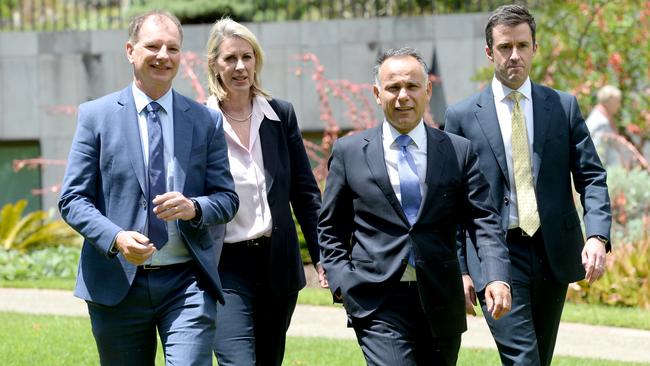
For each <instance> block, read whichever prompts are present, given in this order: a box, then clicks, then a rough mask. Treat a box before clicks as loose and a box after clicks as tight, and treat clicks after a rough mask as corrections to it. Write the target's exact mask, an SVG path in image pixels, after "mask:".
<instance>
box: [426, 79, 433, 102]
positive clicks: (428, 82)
mask: <svg viewBox="0 0 650 366" xmlns="http://www.w3.org/2000/svg"><path fill="white" fill-rule="evenodd" d="M427 76H428V75H427ZM432 93H433V83H432V82H431V80H429V78H428V77H427V96H428V97H429V98H428V99H431V94H432Z"/></svg>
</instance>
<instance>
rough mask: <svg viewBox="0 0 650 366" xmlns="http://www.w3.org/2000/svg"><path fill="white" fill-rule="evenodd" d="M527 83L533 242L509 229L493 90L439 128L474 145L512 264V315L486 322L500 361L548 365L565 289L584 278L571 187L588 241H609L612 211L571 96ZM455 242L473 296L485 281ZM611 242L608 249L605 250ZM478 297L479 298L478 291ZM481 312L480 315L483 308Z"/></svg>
mask: <svg viewBox="0 0 650 366" xmlns="http://www.w3.org/2000/svg"><path fill="white" fill-rule="evenodd" d="M531 85H532V101H533V119H534V120H533V122H534V123H533V126H534V139H533V150H532V170H533V172H532V173H533V182H534V186H535V194H536V197H537V207H538V212H539V216H540V221H541V228H540V229H539V230H538V231H537V233H536V234H535V235H534V236H533V237H532V238H525V237H522V236H521V235H520V233H519V232H518V231H517V230H510V231H508V226H509V216H510V211H509V208H510V202H509V196H510V184H509V180H508V168H507V165H506V164H507V163H506V152H505V148H504V145H503V139H502V136H501V130H500V127H499V121H498V119H497V112H496V107H495V104H494V96H493V92H492V88H491V87H487V88H485V90H483V91H482V92H480V93H478V94H475V95H473V96H471V97H470V98H468V99H466V100H464V101H462V102H460V103H458V104H456V105H454V106H451V107H450V108H449V109H448V110H447V114H446V122H445V131H447V132H450V133H453V134H457V135H460V136H463V137H465V138H467V139H469V140H470V141H472V144H473V146H474V147H475V148H476V150H477V152H478V154H479V162H480V170H481V171H482V172H483V174H484V175H485V177H486V178H487V180H488V181H489V182H490V189H491V190H490V198H491V200H492V201H494V202H495V203H496V206H497V208H498V209H499V214H500V216H501V229H502V231H503V232H504V233H507V241H508V246H509V251H510V257H511V262H512V276H513V289H512V293H513V295H512V298H513V306H512V310H511V311H510V312H509V313H508V314H506V315H505V317H503V318H502V319H500V320H498V321H493V320H492V319H491V318H489V317H487V320H488V324H489V325H490V327H491V329H492V333H493V335H494V337H495V339H496V340H497V344H498V346H499V350H500V353H501V356H502V361H503V362H504V363H505V364H516V365H538V364H542V365H547V364H549V363H550V362H551V358H552V355H553V347H554V345H555V338H556V336H557V329H558V326H559V321H560V316H561V313H562V307H563V304H564V298H565V295H566V290H567V285H568V284H569V283H571V282H574V281H578V280H581V279H583V278H584V277H585V269H584V267H583V265H582V262H581V252H582V249H583V246H584V243H585V239H584V236H583V233H582V229H581V226H580V218H579V216H578V212H577V210H576V207H575V204H574V199H573V189H572V178H573V185H574V186H575V189H576V191H577V192H578V194H579V195H580V202H581V203H582V206H583V208H584V216H583V217H584V223H585V227H586V234H587V237H591V236H594V235H599V236H603V237H605V238H609V234H610V226H611V214H610V203H609V196H608V193H607V186H606V183H605V177H606V174H605V170H604V169H603V167H602V165H601V163H600V160H599V159H598V155H597V153H596V150H595V148H594V145H593V143H592V141H591V138H590V137H589V132H588V130H587V126H586V125H585V123H584V120H583V118H582V115H581V114H580V110H579V108H578V102H577V100H576V98H575V97H573V96H572V95H569V94H567V93H563V92H560V91H557V90H554V89H550V88H547V87H544V86H541V85H538V84H534V83H531ZM459 238H460V239H461V240H460V242H461V245H460V251H459V257H460V260H461V268H462V271H463V273H464V274H470V276H471V278H472V280H473V281H474V284H475V287H476V290H477V291H482V290H483V289H484V287H485V284H486V283H487V281H488V280H489V279H487V278H485V276H484V274H483V273H482V272H481V267H480V265H479V264H480V260H479V256H478V255H477V253H476V251H475V250H474V249H473V247H472V246H471V245H464V244H465V243H464V242H465V235H464V234H462V233H461V235H459ZM609 249H610V247H609V244H608V247H607V250H609ZM479 297H481V293H479ZM484 313H486V312H485V311H484Z"/></svg>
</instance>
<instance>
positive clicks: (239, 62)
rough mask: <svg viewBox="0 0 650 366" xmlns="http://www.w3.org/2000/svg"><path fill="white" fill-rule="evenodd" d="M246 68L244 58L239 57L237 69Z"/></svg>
mask: <svg viewBox="0 0 650 366" xmlns="http://www.w3.org/2000/svg"><path fill="white" fill-rule="evenodd" d="M243 68H244V60H242V59H241V58H239V59H237V64H236V65H235V69H236V70H241V69H243Z"/></svg>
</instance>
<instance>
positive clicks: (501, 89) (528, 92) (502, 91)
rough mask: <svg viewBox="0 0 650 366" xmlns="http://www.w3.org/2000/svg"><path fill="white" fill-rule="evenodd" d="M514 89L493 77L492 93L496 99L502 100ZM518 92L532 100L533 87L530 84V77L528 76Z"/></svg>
mask: <svg viewBox="0 0 650 366" xmlns="http://www.w3.org/2000/svg"><path fill="white" fill-rule="evenodd" d="M512 91H513V89H510V88H508V87H507V86H505V85H503V84H502V83H501V82H500V81H499V80H497V78H496V77H494V78H492V94H494V100H497V101H499V102H502V101H503V100H504V99H506V98H507V97H508V95H510V93H511V92H512ZM517 91H518V92H520V93H521V94H523V95H524V97H525V98H526V99H527V100H532V99H533V97H532V88H531V85H530V77H527V78H526V81H524V83H523V84H521V86H520V87H519V89H517Z"/></svg>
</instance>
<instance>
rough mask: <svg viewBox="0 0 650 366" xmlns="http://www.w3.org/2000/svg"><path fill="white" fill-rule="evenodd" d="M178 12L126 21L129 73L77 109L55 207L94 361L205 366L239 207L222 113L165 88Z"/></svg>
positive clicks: (175, 57) (174, 57)
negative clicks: (226, 227) (160, 359)
mask: <svg viewBox="0 0 650 366" xmlns="http://www.w3.org/2000/svg"><path fill="white" fill-rule="evenodd" d="M182 39H183V33H182V28H181V25H180V22H179V21H178V19H177V18H176V17H174V16H173V15H171V14H169V13H165V12H158V11H154V12H149V13H147V14H144V15H142V16H139V17H136V18H134V19H133V21H132V22H131V24H130V26H129V40H128V42H127V43H126V54H127V57H128V60H129V62H130V63H131V64H132V65H133V71H134V80H133V83H132V84H131V85H130V86H129V87H127V88H125V89H124V90H122V91H119V92H116V93H113V94H109V95H107V96H104V97H102V98H99V99H97V100H94V101H91V102H88V103H84V104H82V105H81V106H80V107H79V117H78V124H77V131H76V134H75V137H74V140H73V142H72V147H71V149H70V156H69V159H68V167H67V170H66V173H65V178H64V181H63V188H62V192H61V198H60V201H59V208H60V210H61V215H62V216H63V218H64V220H65V221H66V222H67V223H68V224H69V225H70V226H72V227H73V228H74V229H75V230H77V231H78V232H79V233H81V234H82V235H83V236H84V238H85V242H84V245H83V248H82V252H81V258H80V261H79V273H78V276H77V285H76V288H75V295H76V296H78V297H80V298H82V299H84V300H86V302H87V304H88V311H89V313H90V320H91V323H92V330H93V334H94V336H95V341H96V343H97V348H98V351H99V358H100V362H101V364H102V365H153V364H154V359H155V353H156V330H157V331H158V333H159V335H160V339H161V341H162V344H163V349H164V352H165V358H166V362H167V364H174V365H180V364H182V365H212V344H213V340H214V334H215V318H216V301H217V300H218V301H222V302H223V296H222V293H221V284H220V281H219V276H218V272H217V263H219V255H220V252H221V247H222V237H223V225H219V224H224V223H226V222H227V221H229V220H230V219H231V218H232V217H233V216H234V214H235V212H236V211H237V208H238V203H239V200H238V198H237V195H236V194H235V191H234V184H233V180H232V176H231V175H230V172H229V165H228V156H227V148H226V143H225V141H224V137H223V132H222V128H221V116H220V115H219V114H218V113H216V112H214V111H210V110H208V109H207V108H205V107H204V106H202V105H200V104H198V103H196V102H194V101H192V100H191V99H188V98H186V97H184V96H182V95H180V94H178V93H176V92H175V91H174V90H173V89H172V88H171V86H172V80H173V78H174V77H175V75H176V73H177V71H178V66H179V63H180V57H181V53H180V52H181V43H182Z"/></svg>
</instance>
